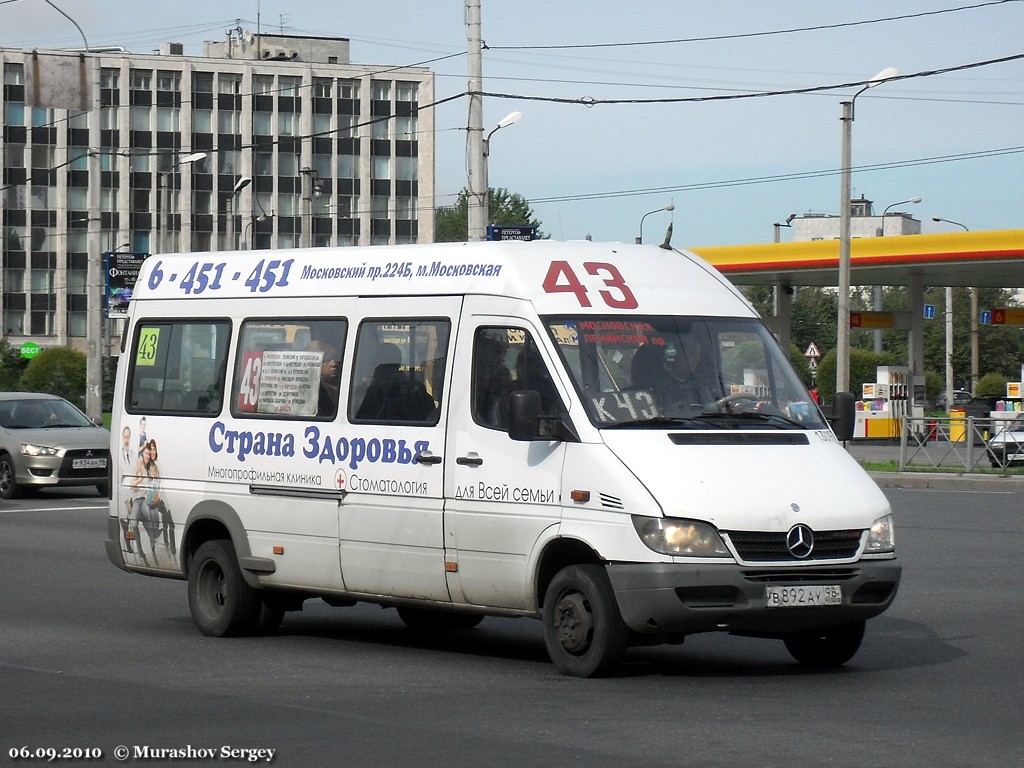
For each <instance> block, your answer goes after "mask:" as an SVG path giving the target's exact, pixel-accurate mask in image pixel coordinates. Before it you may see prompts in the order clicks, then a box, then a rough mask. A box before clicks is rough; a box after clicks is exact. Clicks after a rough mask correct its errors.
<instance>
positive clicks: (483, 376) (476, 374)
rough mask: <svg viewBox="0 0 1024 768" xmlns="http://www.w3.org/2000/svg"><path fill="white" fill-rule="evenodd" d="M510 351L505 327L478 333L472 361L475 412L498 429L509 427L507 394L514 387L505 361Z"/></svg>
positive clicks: (490, 425) (481, 420) (485, 422)
mask: <svg viewBox="0 0 1024 768" xmlns="http://www.w3.org/2000/svg"><path fill="white" fill-rule="evenodd" d="M503 337H504V338H503ZM507 353H508V331H507V330H506V329H505V328H499V329H497V330H484V331H480V332H479V333H478V335H477V340H476V349H475V359H474V361H473V366H474V369H473V414H474V416H476V418H477V420H478V421H480V422H481V423H483V424H486V425H487V426H489V427H497V428H498V429H508V396H509V393H510V392H512V390H513V388H514V387H513V384H512V372H511V371H510V370H509V369H508V366H507V365H506V364H505V356H506V354H507Z"/></svg>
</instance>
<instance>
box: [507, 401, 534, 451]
mask: <svg viewBox="0 0 1024 768" xmlns="http://www.w3.org/2000/svg"><path fill="white" fill-rule="evenodd" d="M539 434H540V392H537V391H536V390H533V389H521V390H518V391H516V392H512V393H511V394H510V395H509V396H508V436H509V437H511V438H512V439H513V440H523V441H529V440H536V439H537V437H538V435H539Z"/></svg>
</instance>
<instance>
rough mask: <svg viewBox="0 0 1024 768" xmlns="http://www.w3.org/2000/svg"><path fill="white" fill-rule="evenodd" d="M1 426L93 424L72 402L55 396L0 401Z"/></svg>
mask: <svg viewBox="0 0 1024 768" xmlns="http://www.w3.org/2000/svg"><path fill="white" fill-rule="evenodd" d="M0 426H3V427H4V428H5V429H49V428H53V429H61V428H70V427H91V426H93V424H92V422H91V421H89V419H88V418H86V416H85V414H84V413H82V412H81V411H80V410H78V409H77V408H75V406H73V405H71V403H69V402H67V401H66V400H61V399H60V398H57V397H54V398H45V399H40V398H31V399H30V398H25V399H16V400H4V401H3V402H0Z"/></svg>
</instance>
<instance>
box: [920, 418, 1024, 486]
mask: <svg viewBox="0 0 1024 768" xmlns="http://www.w3.org/2000/svg"><path fill="white" fill-rule="evenodd" d="M1011 423H1012V422H1009V421H1007V420H1006V419H991V418H979V417H975V416H968V417H966V418H950V417H948V416H939V417H935V416H927V417H923V418H920V417H910V416H907V417H905V418H904V419H903V431H902V433H901V435H900V471H904V470H906V469H907V468H912V467H931V468H936V469H946V470H948V471H950V472H956V471H965V472H974V471H976V470H977V469H979V468H984V469H988V470H991V469H1001V470H1002V472H1003V474H1004V475H1006V474H1008V470H1009V469H1010V467H1011V465H1018V466H1019V464H1018V462H1020V461H1021V460H1024V455H1021V451H1024V446H1022V447H1021V448H1020V449H1019V450H1015V449H1014V448H1011V450H1010V451H1006V450H1004V449H1003V448H1002V447H997V448H996V449H995V450H993V448H990V447H989V440H990V439H991V438H993V437H997V436H999V435H1001V434H1003V433H1009V432H1010V431H1020V432H1024V422H1022V423H1021V424H1020V425H1017V426H1016V427H1015V428H1014V427H1011ZM1014 445H1015V444H1014Z"/></svg>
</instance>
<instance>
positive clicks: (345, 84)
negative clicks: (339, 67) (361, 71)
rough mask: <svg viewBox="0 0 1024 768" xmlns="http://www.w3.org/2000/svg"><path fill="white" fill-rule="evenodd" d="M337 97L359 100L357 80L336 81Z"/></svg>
mask: <svg viewBox="0 0 1024 768" xmlns="http://www.w3.org/2000/svg"><path fill="white" fill-rule="evenodd" d="M338 98H339V99H349V100H351V101H358V100H359V81H358V80H339V81H338Z"/></svg>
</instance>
